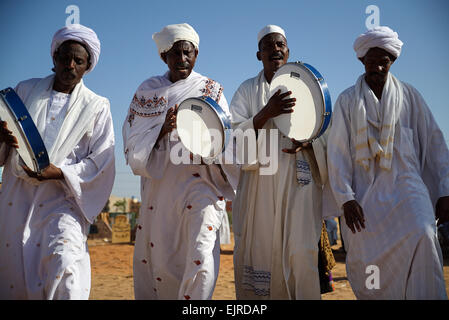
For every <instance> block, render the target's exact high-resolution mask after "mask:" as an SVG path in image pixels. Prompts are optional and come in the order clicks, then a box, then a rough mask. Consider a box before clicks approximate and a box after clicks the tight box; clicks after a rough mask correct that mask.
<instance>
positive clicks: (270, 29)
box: [257, 24, 287, 43]
mask: <svg viewBox="0 0 449 320" xmlns="http://www.w3.org/2000/svg"><path fill="white" fill-rule="evenodd" d="M270 33H280V34H282V35H283V36H284V38H285V39H287V37H286V36H285V31H284V29H282V28H281V27H278V26H275V25H274V24H269V25H267V26H265V27H263V28H262V30H260V31H259V33H258V34H257V43H259V42H260V40H262V38H263V37H265V36H266V35H267V34H270Z"/></svg>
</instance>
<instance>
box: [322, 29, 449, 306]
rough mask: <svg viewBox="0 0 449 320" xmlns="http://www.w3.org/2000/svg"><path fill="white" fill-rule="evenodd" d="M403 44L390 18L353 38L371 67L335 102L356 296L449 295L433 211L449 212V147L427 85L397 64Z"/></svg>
mask: <svg viewBox="0 0 449 320" xmlns="http://www.w3.org/2000/svg"><path fill="white" fill-rule="evenodd" d="M401 48H402V42H401V41H400V40H399V38H398V35H397V33H396V32H394V31H393V30H391V29H390V28H388V27H377V28H375V29H372V30H370V31H367V32H366V33H364V34H362V35H360V36H359V37H358V38H357V40H356V41H355V43H354V49H355V51H356V53H357V57H358V58H359V59H360V61H361V62H362V63H363V64H364V66H365V73H364V74H363V75H361V76H360V77H359V79H358V80H357V83H356V85H355V86H352V87H350V88H349V89H347V90H345V91H344V92H343V93H341V94H340V96H339V98H338V100H337V102H336V104H335V108H334V114H333V124H332V129H331V132H330V134H329V141H328V158H329V162H328V165H329V180H330V184H331V188H332V191H333V194H334V196H335V200H336V204H337V206H338V209H337V210H339V212H337V215H339V214H342V213H343V217H342V224H341V227H342V233H343V238H344V240H345V248H346V250H347V256H346V270H347V274H348V279H349V281H350V283H351V286H352V289H353V291H354V293H355V295H356V297H357V298H358V299H447V296H446V291H445V283H444V277H443V259H442V254H441V249H440V246H439V243H438V239H437V233H436V222H435V214H436V217H437V218H439V221H438V223H443V222H445V221H448V216H449V197H448V195H449V151H448V148H447V146H446V143H445V141H444V137H443V134H442V132H441V131H440V129H439V128H438V125H437V124H436V122H435V119H434V118H433V116H432V113H431V112H430V110H429V108H428V106H427V105H426V103H425V101H424V99H423V98H422V96H421V95H420V94H419V92H418V91H417V90H416V89H415V88H414V87H412V86H411V85H410V84H407V83H404V82H401V81H399V80H398V79H396V78H395V77H394V76H393V75H392V74H391V73H390V72H389V70H390V67H391V65H392V64H393V62H394V61H395V60H396V58H397V57H398V56H399V55H400V52H401ZM435 205H436V208H437V210H436V213H435V211H434V207H435ZM325 212H326V211H325ZM327 214H328V215H329V216H331V215H334V214H335V212H334V211H332V210H329V211H327ZM344 222H345V223H344Z"/></svg>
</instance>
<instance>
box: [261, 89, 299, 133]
mask: <svg viewBox="0 0 449 320" xmlns="http://www.w3.org/2000/svg"><path fill="white" fill-rule="evenodd" d="M291 94H292V92H291V91H287V92H284V93H281V89H279V90H278V91H276V92H275V94H273V95H272V96H271V98H270V100H268V103H267V105H266V106H265V107H263V109H262V110H260V112H259V113H258V114H257V115H256V116H255V117H254V119H253V122H254V129H255V130H258V129H262V127H263V126H264V125H265V123H266V122H267V121H268V120H269V119H271V118H274V117H277V116H278V115H280V114H284V113H292V112H293V107H294V106H295V102H296V98H287V97H288V96H289V95H291Z"/></svg>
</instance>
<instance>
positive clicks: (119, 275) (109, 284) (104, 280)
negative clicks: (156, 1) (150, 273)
mask: <svg viewBox="0 0 449 320" xmlns="http://www.w3.org/2000/svg"><path fill="white" fill-rule="evenodd" d="M88 242H89V251H90V258H91V265H92V289H91V294H90V299H91V300H133V299H134V292H133V268H132V263H133V250H134V246H133V245H131V244H110V243H108V242H106V241H104V240H89V241H88ZM233 246H234V245H233V243H232V244H230V245H222V247H221V249H222V252H221V256H220V259H221V260H220V273H219V276H218V280H217V285H216V288H215V291H214V295H213V297H212V298H213V300H235V289H234V267H233V261H232V257H233V256H232V249H233ZM332 249H333V251H334V256H335V259H336V261H337V265H336V266H335V267H334V269H333V270H332V274H333V277H334V286H335V291H334V292H330V293H326V294H323V295H322V296H321V298H322V299H323V300H353V299H355V296H354V293H353V292H352V289H351V286H350V284H349V282H348V280H347V278H346V270H345V264H344V259H345V256H344V253H343V252H342V250H341V246H340V244H339V243H337V245H335V246H333V247H332ZM444 279H445V281H446V290H447V291H448V295H449V258H448V257H446V259H445V260H444Z"/></svg>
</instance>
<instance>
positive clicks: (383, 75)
mask: <svg viewBox="0 0 449 320" xmlns="http://www.w3.org/2000/svg"><path fill="white" fill-rule="evenodd" d="M360 61H361V62H362V63H363V65H364V66H365V80H366V83H367V84H368V86H369V87H370V88H371V90H373V92H374V94H375V95H376V97H377V98H378V99H379V100H380V99H381V98H382V90H383V88H384V86H385V83H386V81H387V76H388V72H389V71H390V67H391V65H392V64H393V63H394V61H395V57H394V56H392V55H391V54H390V53H388V52H387V51H385V50H383V49H381V48H371V49H370V50H369V51H368V52H367V53H366V55H365V56H364V57H363V58H360ZM343 212H344V216H345V220H346V224H347V226H348V227H349V229H351V231H352V233H356V230H357V231H358V232H360V231H361V230H362V229H365V216H364V214H363V209H362V207H361V206H360V204H359V203H358V202H357V201H356V200H350V201H348V202H345V203H344V204H343ZM435 217H436V218H437V219H438V225H440V224H442V223H445V222H448V221H449V196H445V197H441V198H439V199H438V201H437V204H436V208H435Z"/></svg>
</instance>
